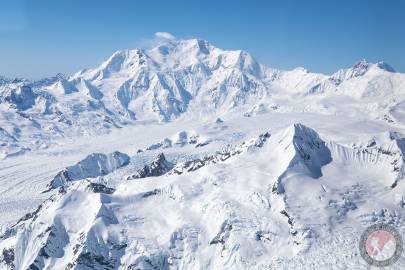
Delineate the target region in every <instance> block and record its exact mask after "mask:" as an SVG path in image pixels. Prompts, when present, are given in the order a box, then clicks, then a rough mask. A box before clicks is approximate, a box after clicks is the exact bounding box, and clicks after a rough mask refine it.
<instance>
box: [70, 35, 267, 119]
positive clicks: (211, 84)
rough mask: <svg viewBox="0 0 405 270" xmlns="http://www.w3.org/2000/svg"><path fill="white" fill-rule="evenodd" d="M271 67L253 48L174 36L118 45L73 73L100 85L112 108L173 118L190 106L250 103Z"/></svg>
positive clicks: (147, 116) (137, 116) (134, 114)
mask: <svg viewBox="0 0 405 270" xmlns="http://www.w3.org/2000/svg"><path fill="white" fill-rule="evenodd" d="M265 70H266V68H264V67H263V66H261V65H260V64H259V63H257V61H256V60H255V59H254V58H253V57H252V56H251V55H250V54H248V53H247V52H244V51H223V50H221V49H218V48H215V47H214V46H213V45H211V44H210V43H208V42H207V41H204V40H199V39H191V40H180V41H169V42H167V43H166V44H163V45H160V46H158V47H156V48H153V49H151V50H148V51H145V50H138V49H136V50H125V51H118V52H116V53H114V54H113V55H112V56H111V57H110V58H109V59H108V60H107V61H106V62H104V63H103V64H102V65H101V66H100V67H98V68H96V69H92V70H85V71H81V72H79V73H77V74H76V75H74V76H73V78H74V79H78V78H82V79H85V80H87V81H89V82H91V84H93V85H95V86H97V87H98V88H99V89H100V90H101V92H102V93H103V94H104V95H105V98H104V99H103V101H104V102H105V104H107V107H108V108H109V109H110V110H111V111H118V112H120V113H123V114H125V115H127V116H129V117H130V118H132V119H141V120H153V119H154V120H166V121H167V120H171V119H174V118H177V117H179V116H180V115H181V114H182V113H184V112H186V111H187V110H189V107H190V106H191V107H195V108H196V110H198V111H200V110H201V108H204V107H205V108H208V110H207V111H211V112H213V111H216V110H218V108H220V107H222V106H225V107H227V109H229V108H230V107H233V106H235V105H236V104H244V103H246V102H247V101H248V99H249V96H250V95H251V93H252V94H253V95H254V96H256V97H262V96H264V95H265V92H266V86H265V84H264V83H263V82H262V81H261V80H262V79H263V78H264V77H265ZM259 92H260V93H259ZM192 101H193V102H192ZM191 102H192V104H190V103H191ZM206 105H208V107H207V106H206ZM196 110H195V111H196Z"/></svg>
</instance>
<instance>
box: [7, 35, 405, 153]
mask: <svg viewBox="0 0 405 270" xmlns="http://www.w3.org/2000/svg"><path fill="white" fill-rule="evenodd" d="M404 78H405V75H404V74H402V73H397V72H395V71H394V69H393V68H391V67H390V66H389V65H388V64H386V63H384V62H379V63H376V64H373V63H369V62H367V61H365V60H362V61H359V62H358V63H356V64H355V65H354V66H353V67H351V68H348V69H342V70H339V71H338V72H336V73H335V74H333V75H331V76H328V75H324V74H317V73H311V72H309V71H307V70H305V69H303V68H297V69H293V70H290V71H283V70H277V69H272V68H269V67H266V66H265V65H262V64H260V63H259V62H258V61H256V60H255V59H254V57H252V56H251V55H250V54H249V53H247V52H246V51H243V50H236V51H226V50H222V49H219V48H216V47H215V46H214V45H212V44H211V43H209V42H207V41H205V40H200V39H189V40H167V42H166V43H164V44H160V45H159V46H157V47H155V48H152V49H150V50H144V49H133V50H120V51H117V52H115V53H114V54H113V55H112V56H111V57H110V58H108V59H107V60H106V61H105V62H104V63H102V64H101V65H100V66H99V67H96V68H93V69H87V70H82V71H80V72H78V73H76V74H74V75H73V76H71V77H67V76H64V75H62V74H58V75H56V76H55V77H52V78H46V79H43V80H40V81H35V82H30V81H28V80H24V79H15V80H9V79H5V78H3V79H1V81H0V82H1V83H0V122H1V123H2V128H3V129H4V130H5V131H7V132H8V133H9V134H10V135H11V136H13V137H14V138H15V139H16V142H15V143H10V142H8V139H7V138H5V137H4V136H1V137H0V141H2V143H3V144H5V145H6V147H4V148H3V149H2V150H1V153H0V154H1V155H2V156H3V157H7V156H10V155H15V154H18V153H22V152H24V151H27V150H30V149H38V148H39V147H48V146H49V144H50V143H49V141H50V138H58V137H59V138H61V137H64V136H77V135H93V134H98V133H100V132H101V133H107V132H109V131H110V130H111V129H114V128H122V127H124V126H125V125H128V124H130V123H134V122H135V121H143V122H145V121H146V122H149V121H172V120H174V119H177V118H182V117H184V118H195V119H201V118H213V117H215V116H218V115H225V114H228V113H231V112H238V111H239V110H245V112H246V110H248V109H249V108H253V112H248V113H247V114H246V115H254V114H255V113H256V110H269V111H275V112H285V111H307V110H311V111H315V112H320V113H336V112H341V113H345V111H346V110H347V109H346V108H345V107H341V106H337V105H335V104H333V106H332V107H331V106H330V104H325V102H326V101H325V100H326V99H327V100H328V102H327V103H329V98H330V97H331V96H332V97H335V96H337V97H339V98H341V97H342V96H343V97H348V98H351V99H355V100H356V101H355V102H356V106H355V107H356V108H355V109H357V107H358V110H359V111H363V112H364V111H365V109H366V110H367V109H368V108H370V107H371V106H374V107H381V108H383V109H382V110H380V111H381V113H377V114H376V113H375V112H372V111H370V113H369V117H372V118H379V119H382V120H383V121H385V120H384V119H386V121H392V123H395V122H400V121H402V120H401V117H399V115H402V103H401V101H403V96H404V94H403V89H404V86H405V79H404ZM298 97H299V98H300V99H302V102H300V104H295V103H293V102H291V99H296V98H298ZM388 97H389V98H388ZM280 99H281V101H283V100H285V99H287V100H288V99H289V101H287V102H285V103H284V104H282V105H281V106H279V104H280ZM352 102H354V101H352ZM282 103H283V102H282ZM261 104H264V105H263V106H264V107H263V106H262V105H261ZM267 104H268V108H267V109H266V106H267ZM336 106H337V107H336ZM274 108H277V109H274ZM30 136H31V137H35V138H37V139H36V141H35V142H32V139H28V137H30ZM45 141H47V143H44V142H45ZM23 149H25V150H23Z"/></svg>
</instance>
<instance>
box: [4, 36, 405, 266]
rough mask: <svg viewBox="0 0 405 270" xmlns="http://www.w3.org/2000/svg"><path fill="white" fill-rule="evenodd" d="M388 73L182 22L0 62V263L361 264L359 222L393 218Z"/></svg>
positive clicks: (396, 185)
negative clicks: (282, 55)
mask: <svg viewBox="0 0 405 270" xmlns="http://www.w3.org/2000/svg"><path fill="white" fill-rule="evenodd" d="M404 86H405V74H402V73H398V72H395V70H394V69H393V68H392V67H390V66H389V65H388V64H386V63H383V62H379V63H375V64H374V63H368V62H367V61H365V60H361V61H359V62H358V63H356V64H355V65H354V66H353V67H350V68H348V69H342V70H339V71H337V72H336V73H335V74H332V75H330V76H329V75H324V74H316V73H311V72H309V71H307V70H305V69H304V68H296V69H294V70H289V71H283V70H276V69H272V68H268V67H266V66H264V65H261V64H260V63H258V62H257V61H256V60H255V59H254V58H253V57H252V56H251V55H249V54H248V53H247V52H245V51H225V50H222V49H219V48H216V47H214V46H213V45H212V44H210V43H209V42H207V41H204V40H199V39H190V40H176V39H170V40H167V41H166V42H165V43H164V44H160V45H159V46H157V47H156V48H152V49H150V50H141V49H134V50H121V51H117V52H116V53H114V54H113V55H112V56H111V57H110V58H109V59H107V60H106V61H105V62H104V63H102V64H101V65H100V66H99V67H96V68H94V69H88V70H82V71H80V72H78V73H76V74H74V75H73V76H70V77H66V76H64V75H61V74H58V75H56V76H55V77H53V78H47V79H43V80H40V81H36V82H31V81H28V80H24V79H15V80H11V79H6V78H1V79H0V155H1V156H0V158H2V160H1V162H0V194H1V195H0V213H1V215H2V220H0V233H1V236H0V269H18V270H19V269H370V267H369V266H368V265H367V264H366V262H365V261H364V260H363V259H362V258H361V256H360V255H359V251H358V241H359V239H360V235H361V233H362V232H363V231H364V229H365V228H366V227H367V226H369V225H371V224H375V223H378V222H385V223H389V224H392V225H394V226H396V227H397V228H398V230H399V231H400V233H401V234H403V232H404V226H405V223H404V217H403V213H404V207H405V199H404V192H405V186H404V179H403V178H404V173H405V167H404V151H405V135H403V134H405V126H404V122H403V121H405V120H404V119H405V118H404V117H403V111H404V109H403V104H404V92H403V89H405V88H404ZM45 190H47V191H48V192H44V191H45ZM404 267H405V260H404V259H403V258H401V259H400V261H398V262H397V263H396V264H395V265H393V266H392V267H391V268H392V269H403V268H404Z"/></svg>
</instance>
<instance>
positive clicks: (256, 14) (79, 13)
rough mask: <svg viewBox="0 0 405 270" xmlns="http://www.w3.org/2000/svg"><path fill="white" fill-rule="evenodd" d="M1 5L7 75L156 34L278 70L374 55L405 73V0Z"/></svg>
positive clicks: (36, 74) (78, 64) (88, 57)
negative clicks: (241, 53) (198, 42)
mask: <svg viewBox="0 0 405 270" xmlns="http://www.w3.org/2000/svg"><path fill="white" fill-rule="evenodd" d="M7 2H8V3H6V1H2V2H0V37H1V38H0V74H2V75H6V76H9V77H16V76H19V77H28V78H40V77H44V76H51V75H54V74H56V73H57V72H63V73H66V74H71V73H74V72H76V71H78V70H80V69H82V68H88V67H94V66H96V65H98V64H99V63H100V62H102V61H103V60H105V59H106V58H107V57H108V56H109V55H110V54H111V53H113V52H114V51H116V50H118V49H123V48H135V47H139V46H145V44H146V43H147V40H148V39H151V38H153V35H154V33H155V32H158V31H165V32H170V33H172V34H173V35H174V36H176V37H178V38H190V37H198V38H202V39H206V40H208V41H210V42H211V43H213V44H214V45H215V46H217V47H220V48H223V49H244V50H247V51H248V52H250V53H251V54H252V55H253V56H254V57H255V58H256V59H257V60H258V61H259V62H261V63H264V64H266V65H268V66H271V67H274V68H282V69H289V68H294V67H296V66H303V67H305V68H307V69H309V70H310V71H316V72H323V73H332V72H334V71H335V70H337V69H338V68H341V67H348V66H351V65H352V64H353V63H354V62H355V61H357V60H359V59H362V58H365V59H367V60H369V61H373V62H374V61H379V60H384V61H386V62H388V63H389V64H390V65H391V66H393V67H394V68H395V69H396V70H398V71H401V72H405V1H402V0H384V1H383V0H353V1H351V0H350V1H349V0H336V1H333V0H319V1H310V0H296V1H285V0H276V1H270V0H267V1H265V0H263V1H254V0H245V1H238V0H233V1H226V0H224V1H219V0H217V1H212V0H204V1H197V0H194V1H193V0H181V1H180V0H179V1H176V0H162V1H157V0H153V1H152V0H149V1H143V0H139V1H135V0H134V1H124V0H120V1H113V0H110V1H106V0H97V1H95V0H94V1H90V0H88V1H85V0H82V1H79V0H57V1H56V0H41V1H40V0H38V1H34V0H32V1H30V0H27V1H22V0H13V1H7Z"/></svg>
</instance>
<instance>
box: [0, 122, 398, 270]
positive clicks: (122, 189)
mask: <svg viewBox="0 0 405 270" xmlns="http://www.w3.org/2000/svg"><path fill="white" fill-rule="evenodd" d="M379 149H380V150H379ZM363 150H368V152H367V151H363ZM402 150H403V136H402V135H400V134H398V133H394V132H391V133H389V134H381V135H380V136H376V137H375V138H373V139H371V140H370V141H369V142H368V143H367V144H365V145H355V146H351V147H349V146H343V145H341V144H338V143H336V142H334V141H332V140H330V139H328V137H327V136H323V135H319V134H318V132H317V131H316V130H314V129H312V128H310V127H308V126H306V125H304V124H300V123H297V124H293V125H290V126H288V127H286V128H284V129H281V130H278V131H277V132H274V133H273V134H271V135H270V133H263V134H262V135H260V136H258V137H257V138H254V139H252V140H248V141H246V142H244V143H241V144H239V145H236V146H234V147H228V148H225V149H224V150H223V151H221V152H218V153H216V154H215V155H214V156H213V157H212V158H211V159H209V160H210V161H207V162H206V163H207V164H203V166H194V165H198V164H197V163H198V161H197V160H193V161H192V163H193V162H194V165H193V166H188V167H187V168H186V170H185V171H184V172H187V173H181V174H179V173H172V174H170V173H169V174H166V173H165V172H167V170H169V169H170V168H169V166H164V171H161V170H160V169H161V168H163V167H161V166H160V165H162V164H164V165H168V163H167V160H166V159H165V157H164V155H159V156H158V158H157V159H155V160H154V161H153V162H152V164H154V165H153V166H150V167H147V169H145V170H143V171H148V172H152V171H153V172H156V173H153V174H151V175H149V174H147V175H146V174H145V175H142V176H141V177H147V178H144V179H143V178H140V177H138V178H137V179H136V180H133V181H127V180H126V179H123V181H122V182H121V183H120V184H119V185H118V186H117V187H116V188H115V189H113V188H111V187H108V186H105V185H103V184H101V183H98V182H94V181H95V180H94V179H93V180H82V181H75V182H72V183H70V184H69V185H68V186H63V187H60V188H59V192H58V193H57V194H55V195H53V196H52V197H51V198H50V199H49V200H47V201H46V202H44V203H43V204H41V206H40V207H39V208H38V209H37V210H35V211H33V212H32V213H29V214H27V215H26V216H24V217H23V218H22V219H20V221H19V222H18V223H17V224H16V225H15V226H14V227H12V228H11V229H10V230H9V231H8V232H7V233H6V234H5V235H3V236H2V237H1V238H0V239H1V241H0V251H1V255H0V266H1V267H3V268H5V269H13V267H14V268H15V269H27V268H30V267H31V268H33V269H36V268H39V269H57V268H66V267H67V268H71V269H104V268H112V269H150V268H151V267H152V268H156V269H165V268H167V269H170V268H181V267H185V268H198V267H199V266H201V265H205V266H207V268H209V269H246V268H258V269H261V268H262V269H272V268H274V267H276V268H278V267H281V266H283V267H287V268H288V267H289V266H292V265H295V266H296V267H301V268H305V269H310V268H311V267H313V266H314V265H322V264H321V263H322V261H319V259H320V257H319V256H322V257H321V258H322V260H326V258H329V257H327V256H326V255H325V254H323V251H322V250H324V249H325V248H328V249H329V248H331V249H334V250H335V252H339V254H340V255H342V256H339V257H338V258H337V259H336V265H337V268H338V269H340V268H342V269H343V268H344V266H345V265H347V264H348V263H350V264H351V266H353V265H357V267H358V269H366V267H367V265H366V264H365V262H364V261H362V259H361V258H360V257H359V256H355V254H356V253H358V243H357V241H356V239H355V238H353V237H355V235H356V233H360V232H361V231H362V229H363V226H364V224H365V225H367V224H373V222H374V221H375V220H379V221H381V220H385V221H389V222H395V224H397V226H399V227H401V228H403V227H404V226H405V225H404V224H405V220H404V217H403V216H401V215H400V214H398V213H399V211H401V210H402V209H403V207H404V205H405V204H404V203H403V199H402V201H401V202H399V203H398V204H396V203H395V204H394V203H392V200H393V197H392V195H393V194H394V193H395V192H400V191H402V190H403V185H402V184H401V183H402V182H400V181H397V185H396V186H390V184H391V183H392V182H391V183H390V181H385V180H393V179H390V177H391V175H387V172H389V171H390V166H392V165H395V166H396V164H392V159H397V158H402V159H403V153H402ZM378 153H380V154H378ZM207 160H208V159H207ZM211 160H213V161H212V162H211ZM398 162H399V161H398ZM356 163H361V164H362V166H357V165H356ZM208 164H209V165H210V166H205V165H208ZM398 164H399V163H398ZM155 165H156V166H155ZM179 165H180V167H184V164H179ZM349 166H351V167H350V170H349V173H348V174H347V175H344V177H341V176H338V175H336V174H335V173H334V170H345V168H346V167H349ZM180 167H178V168H180ZM178 168H177V169H178ZM188 168H192V169H188ZM155 169H156V170H155ZM382 169H384V171H382V172H381V175H385V179H369V178H368V177H366V176H369V175H370V173H373V174H374V175H378V174H379V172H380V171H381V170H382ZM173 171H176V169H173ZM163 175H164V176H163ZM359 176H360V177H359ZM397 176H398V177H399V179H402V178H403V175H402V176H399V175H397ZM334 177H336V178H334ZM275 185H276V186H277V185H279V186H280V188H281V187H282V191H280V190H278V191H277V190H275V189H274V186H275ZM374 201H375V204H374ZM370 203H371V204H372V206H371V205H370ZM381 205H390V207H391V208H390V210H388V209H381V208H379V207H381ZM348 226H350V228H351V230H348ZM350 233H351V234H350ZM344 236H345V237H346V236H347V237H349V239H351V241H348V239H347V238H345V237H344ZM334 237H335V238H334ZM350 237H351V238H350ZM325 239H326V240H325ZM332 240H333V241H332ZM274 247H277V248H274ZM337 250H339V251H337ZM326 253H327V252H326ZM316 254H317V255H318V256H315V255H316ZM300 256H302V257H300ZM312 256H314V257H312ZM324 256H325V257H324ZM233 258H239V259H237V260H234V259H233ZM288 258H289V259H288ZM296 258H306V259H307V260H310V261H309V262H308V261H305V262H301V263H300V261H299V260H295V259H296ZM348 258H349V259H348ZM290 260H293V261H292V262H289V261H290ZM294 260H295V261H294ZM280 264H281V266H280ZM402 265H403V264H402ZM399 266H401V265H399ZM398 269H400V268H398Z"/></svg>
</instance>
